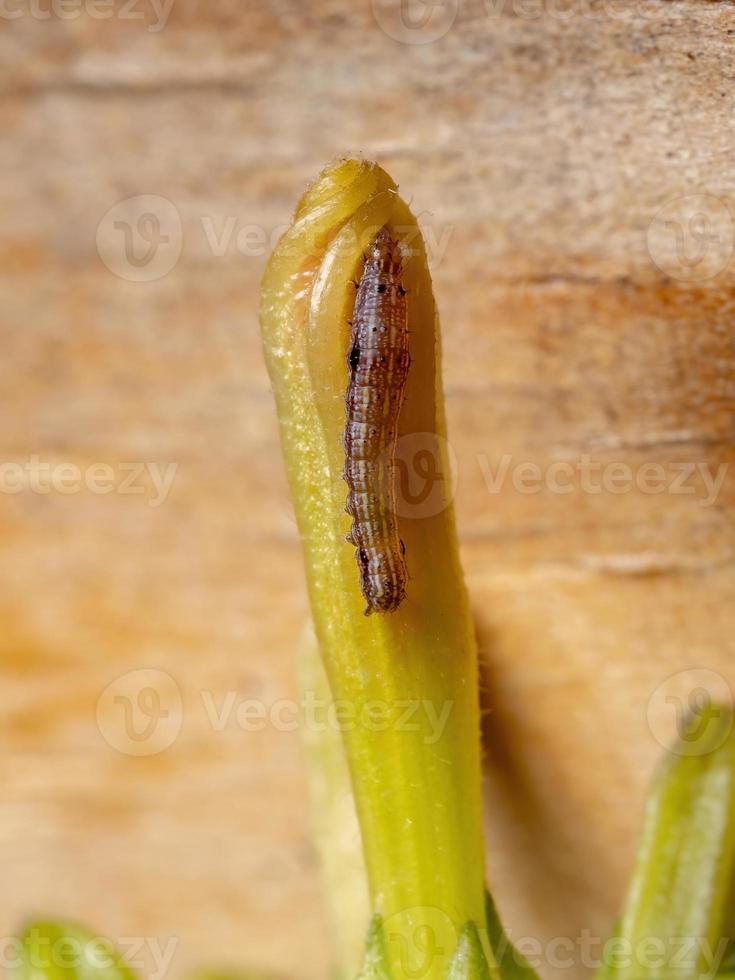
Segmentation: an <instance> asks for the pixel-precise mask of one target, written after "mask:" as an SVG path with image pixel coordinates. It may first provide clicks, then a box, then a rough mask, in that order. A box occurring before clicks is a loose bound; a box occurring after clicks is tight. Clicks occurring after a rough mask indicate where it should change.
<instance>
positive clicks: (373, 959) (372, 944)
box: [357, 915, 391, 980]
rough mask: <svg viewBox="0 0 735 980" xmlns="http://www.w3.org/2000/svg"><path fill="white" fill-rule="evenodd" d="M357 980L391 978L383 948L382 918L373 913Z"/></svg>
mask: <svg viewBox="0 0 735 980" xmlns="http://www.w3.org/2000/svg"><path fill="white" fill-rule="evenodd" d="M357 980H391V974H390V969H389V967H388V956H387V953H386V949H385V936H384V934H383V920H382V919H381V917H380V916H379V915H374V916H373V918H372V921H371V923H370V930H369V932H368V937H367V942H366V943H365V959H364V960H363V964H362V969H361V970H360V973H359V974H358V976H357Z"/></svg>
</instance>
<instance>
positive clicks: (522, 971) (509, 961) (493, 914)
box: [485, 891, 539, 980]
mask: <svg viewBox="0 0 735 980" xmlns="http://www.w3.org/2000/svg"><path fill="white" fill-rule="evenodd" d="M485 920H486V925H487V934H488V939H489V940H490V946H491V947H492V950H493V953H494V954H495V959H496V961H497V964H498V969H499V971H500V976H501V980H539V977H538V974H537V973H536V971H535V970H534V968H533V967H532V966H531V964H530V963H529V962H528V960H527V959H526V957H525V956H523V954H522V953H519V952H518V950H517V949H516V948H515V946H514V945H513V943H512V942H511V941H510V939H509V938H508V936H507V934H506V932H505V929H503V924H502V923H501V921H500V916H499V915H498V910H497V908H496V906H495V902H494V901H493V897H492V895H491V894H490V892H489V891H486V892H485Z"/></svg>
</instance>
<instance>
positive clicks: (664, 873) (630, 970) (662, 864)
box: [600, 702, 735, 980]
mask: <svg viewBox="0 0 735 980" xmlns="http://www.w3.org/2000/svg"><path fill="white" fill-rule="evenodd" d="M733 720H734V719H733V713H732V710H731V709H730V708H727V707H724V706H719V705H713V704H711V703H709V702H707V704H706V707H705V708H704V709H703V710H700V711H699V712H698V713H697V714H693V715H690V717H689V718H688V719H687V721H686V722H685V723H684V724H683V725H682V726H681V729H680V731H679V735H678V738H677V740H676V742H675V743H674V744H673V745H672V747H671V750H670V751H669V753H668V754H667V756H666V757H665V759H664V760H663V762H662V764H661V766H660V768H659V771H658V773H657V774H656V777H655V778H654V781H653V783H652V785H651V789H650V791H649V794H648V798H647V801H646V806H645V815H644V821H643V832H642V835H641V842H640V845H639V850H638V856H637V859H636V865H635V869H634V873H633V878H632V881H631V884H630V888H629V892H628V898H627V901H626V904H625V908H624V911H623V915H622V918H621V920H620V928H619V932H618V935H617V937H616V940H615V943H614V944H612V943H611V944H609V946H608V951H607V957H606V963H605V965H604V966H603V969H602V970H601V973H600V976H601V977H607V978H610V977H614V978H615V980H662V978H665V980H672V978H673V980H693V978H697V980H703V978H706V977H708V976H713V975H714V974H715V973H717V971H718V967H719V965H720V963H721V962H722V960H723V955H724V953H725V950H726V948H727V941H726V939H725V938H724V937H723V930H724V929H725V927H726V914H727V912H728V906H729V901H730V889H731V884H732V880H733V872H734V871H735V736H734V735H733Z"/></svg>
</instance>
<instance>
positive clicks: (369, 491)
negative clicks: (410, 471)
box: [343, 227, 411, 616]
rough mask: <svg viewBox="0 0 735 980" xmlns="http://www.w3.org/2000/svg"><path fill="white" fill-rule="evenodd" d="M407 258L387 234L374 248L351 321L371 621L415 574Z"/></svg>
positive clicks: (349, 479) (350, 442)
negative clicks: (409, 511)
mask: <svg viewBox="0 0 735 980" xmlns="http://www.w3.org/2000/svg"><path fill="white" fill-rule="evenodd" d="M402 278H403V257H402V255H401V252H400V248H399V245H398V242H397V241H395V240H394V239H393V238H391V236H390V233H389V232H388V229H387V228H385V227H384V228H381V230H380V231H379V233H378V235H377V237H376V238H375V240H374V241H373V243H372V244H371V246H370V248H369V249H368V252H367V255H366V257H365V266H364V269H363V273H362V276H361V278H360V282H359V283H358V284H357V295H356V297H355V308H354V313H353V318H352V321H351V336H350V345H349V354H348V367H349V383H348V386H347V394H346V395H345V404H346V409H347V412H346V424H345V432H344V450H345V467H344V473H343V477H344V480H345V482H346V483H347V487H348V492H347V505H346V508H345V509H346V511H347V513H348V514H350V516H351V517H352V519H353V523H352V530H351V531H350V533H349V535H348V536H347V540H348V541H349V542H350V543H351V544H353V545H354V546H355V548H356V549H357V550H356V558H357V565H358V568H359V572H360V587H361V590H362V594H363V596H364V597H365V599H366V600H367V607H366V609H365V615H366V616H368V615H370V613H373V612H381V613H385V612H395V610H396V609H398V607H399V606H400V604H401V603H402V602H403V600H404V598H405V597H406V582H407V580H408V569H407V566H406V558H405V552H406V549H405V546H404V544H403V541H402V540H401V538H400V536H399V534H398V525H397V520H396V507H395V479H394V470H395V466H394V456H395V449H396V440H397V437H398V416H399V414H400V411H401V406H402V404H403V399H404V395H405V391H406V381H407V378H408V370H409V367H410V363H411V358H410V353H409V347H408V320H407V303H406V290H405V289H404V286H403V282H402Z"/></svg>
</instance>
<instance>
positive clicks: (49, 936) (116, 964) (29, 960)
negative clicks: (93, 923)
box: [11, 921, 135, 980]
mask: <svg viewBox="0 0 735 980" xmlns="http://www.w3.org/2000/svg"><path fill="white" fill-rule="evenodd" d="M19 952H20V962H19V964H18V965H17V967H16V968H15V969H14V970H13V971H12V974H11V975H12V976H13V980H135V975H134V973H133V972H132V970H130V969H129V967H127V966H126V965H125V964H124V963H123V962H122V959H121V958H120V954H119V953H118V952H117V951H116V950H115V948H114V946H113V945H112V943H111V942H110V941H109V940H107V939H105V938H104V937H102V936H95V935H94V934H93V933H90V932H88V931H87V930H86V929H83V928H82V927H81V926H77V925H73V924H71V923H68V922H51V921H40V922H33V923H31V924H30V925H29V926H28V927H27V928H26V929H25V931H24V932H23V934H22V935H21V937H20V949H19Z"/></svg>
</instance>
